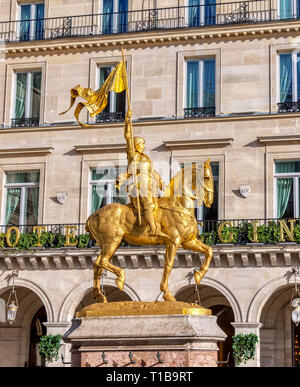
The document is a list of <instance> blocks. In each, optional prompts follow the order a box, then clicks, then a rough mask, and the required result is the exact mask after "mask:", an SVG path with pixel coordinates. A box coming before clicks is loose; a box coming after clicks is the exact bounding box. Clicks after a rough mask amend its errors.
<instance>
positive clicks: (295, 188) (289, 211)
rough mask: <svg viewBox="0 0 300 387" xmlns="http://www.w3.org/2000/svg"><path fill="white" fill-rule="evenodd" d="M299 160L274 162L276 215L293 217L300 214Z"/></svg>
mask: <svg viewBox="0 0 300 387" xmlns="http://www.w3.org/2000/svg"><path fill="white" fill-rule="evenodd" d="M299 182H300V161H277V162H275V183H276V199H277V200H276V216H277V218H294V217H299V216H300V211H299V205H300V203H299V202H300V191H299V188H300V187H299Z"/></svg>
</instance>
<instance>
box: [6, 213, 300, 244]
mask: <svg viewBox="0 0 300 387" xmlns="http://www.w3.org/2000/svg"><path fill="white" fill-rule="evenodd" d="M198 228H199V235H198V237H199V238H201V239H202V241H203V242H204V243H205V244H208V245H218V244H233V245H245V244H248V243H255V244H257V243H259V244H264V245H269V244H273V245H274V244H278V243H286V242H287V243H291V242H292V243H298V244H299V243H300V218H294V219H276V218H273V219H226V220H217V219H215V220H204V221H199V222H198ZM17 234H18V235H17ZM33 234H35V235H34V237H33ZM9 241H10V242H11V243H8V242H9ZM92 246H95V241H93V240H91V239H90V236H89V234H87V232H86V231H85V224H84V223H68V224H44V225H35V226H33V225H26V226H25V225H6V226H0V249H1V248H3V247H16V248H18V249H24V250H26V249H30V248H32V247H44V248H63V247H73V248H89V247H92ZM121 247H131V248H134V247H136V246H130V245H128V244H127V243H126V242H122V244H121Z"/></svg>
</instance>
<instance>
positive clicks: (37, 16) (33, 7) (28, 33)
mask: <svg viewBox="0 0 300 387" xmlns="http://www.w3.org/2000/svg"><path fill="white" fill-rule="evenodd" d="M44 8H45V7H44V3H35V4H21V5H20V20H21V21H20V23H19V39H20V40H38V39H43V36H44Z"/></svg>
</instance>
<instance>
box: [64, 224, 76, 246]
mask: <svg viewBox="0 0 300 387" xmlns="http://www.w3.org/2000/svg"><path fill="white" fill-rule="evenodd" d="M65 228H66V243H65V247H75V246H77V241H76V242H71V241H70V239H71V238H75V237H76V235H75V234H74V233H73V232H70V231H71V230H75V231H77V230H78V227H77V226H65Z"/></svg>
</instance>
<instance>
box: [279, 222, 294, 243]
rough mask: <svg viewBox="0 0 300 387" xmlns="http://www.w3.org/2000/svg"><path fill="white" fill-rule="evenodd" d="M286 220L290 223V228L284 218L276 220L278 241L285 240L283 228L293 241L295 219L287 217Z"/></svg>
mask: <svg viewBox="0 0 300 387" xmlns="http://www.w3.org/2000/svg"><path fill="white" fill-rule="evenodd" d="M288 222H289V223H290V228H288V226H287V224H286V222H285V220H283V219H280V220H278V223H279V225H280V239H279V242H285V239H284V235H283V230H284V231H285V232H286V233H287V236H288V238H289V240H290V241H291V242H295V239H294V223H295V219H289V220H288Z"/></svg>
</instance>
